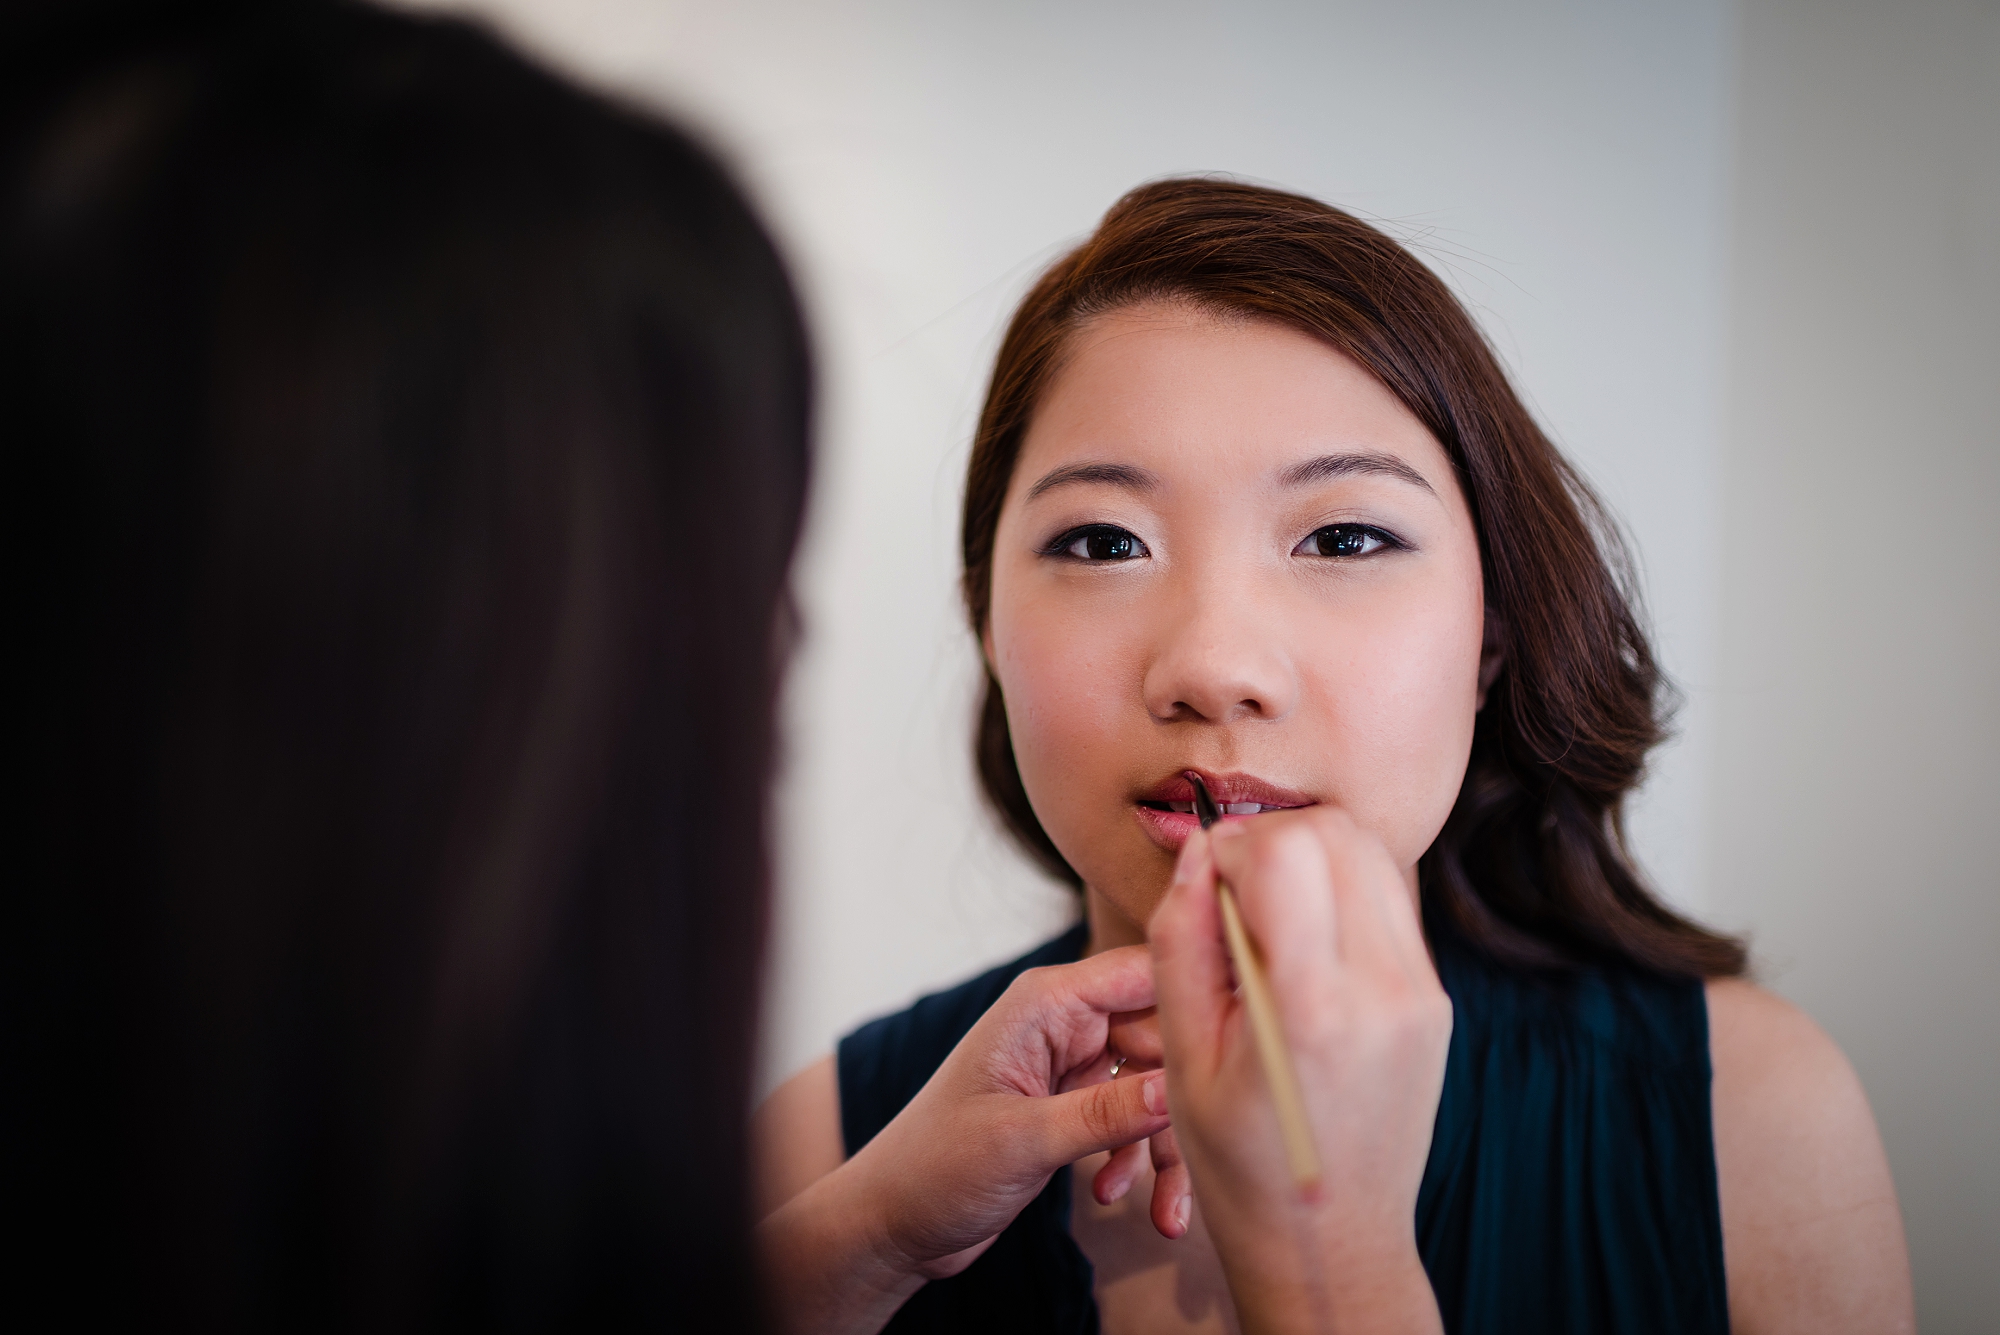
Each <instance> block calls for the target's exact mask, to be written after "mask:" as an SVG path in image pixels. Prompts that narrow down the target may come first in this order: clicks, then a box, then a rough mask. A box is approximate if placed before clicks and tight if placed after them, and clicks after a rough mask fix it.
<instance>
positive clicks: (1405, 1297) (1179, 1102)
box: [1149, 806, 1451, 1332]
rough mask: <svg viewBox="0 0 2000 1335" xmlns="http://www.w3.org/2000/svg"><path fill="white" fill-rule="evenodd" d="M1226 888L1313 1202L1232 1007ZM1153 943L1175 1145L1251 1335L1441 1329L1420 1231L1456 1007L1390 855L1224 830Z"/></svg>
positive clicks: (1360, 840)
mask: <svg viewBox="0 0 2000 1335" xmlns="http://www.w3.org/2000/svg"><path fill="white" fill-rule="evenodd" d="M1218 873H1219V874H1220V875H1221V877H1222V878H1223V879H1225V880H1227V881H1228V882H1229V884H1230V886H1231V887H1232V888H1233V889H1234V890H1235V893H1236V897H1237V901H1238V903H1239V905H1240V906H1241V909H1242V913H1243V918H1244V921H1245V924H1246V925H1247V926H1248V928H1249V932H1250V936H1251V937H1252V939H1253V940H1254V941H1255V942H1256V943H1257V945H1258V948H1259V951H1260V953H1261V954H1262V956H1263V959H1264V963H1265V967H1266V971H1267V973H1268V974H1269V978H1270V983H1271V990H1272V992H1273V993H1274V995H1275V997H1276V1003H1277V1010H1278V1015H1279V1019H1280V1022H1281V1024H1282V1026H1283V1029H1284V1037H1285V1042H1286V1045H1287V1047H1288V1048H1289V1049H1290V1051H1291V1054H1292V1057H1293V1060H1294V1062H1295V1064H1296V1066H1297V1070H1298V1076H1299V1083H1300V1086H1301V1088H1302V1091H1303V1094H1304V1097H1305V1103H1306V1111H1307V1115H1308V1118H1309V1120H1310V1122H1311V1124H1312V1130H1313V1136H1314V1141H1315V1144H1316V1146H1317V1148H1318V1151H1319V1157H1320V1160H1321V1166H1322V1169H1321V1171H1322V1173H1323V1177H1322V1180H1321V1182H1320V1184H1319V1187H1318V1189H1317V1190H1316V1191H1315V1192H1313V1193H1311V1198H1310V1199H1308V1198H1307V1193H1305V1192H1302V1191H1301V1189H1300V1188H1299V1186H1298V1185H1297V1184H1296V1182H1294V1180H1293V1178H1292V1175H1291V1171H1290V1168H1289V1165H1288V1163H1287V1160H1286V1156H1285V1151H1284V1144H1283V1141H1282V1138H1281V1136H1280V1134H1279V1129H1278V1121H1277V1112H1276V1109H1275V1107H1274V1105H1273V1104H1272V1101H1271V1095H1270V1091H1269V1086H1268V1085H1267V1083H1266V1081H1265V1078H1264V1073H1263V1070H1262V1068H1261V1067H1260V1065H1259V1063H1258V1057H1257V1051H1256V1044H1255V1040H1254V1038H1253V1036H1252V1033H1251V1030H1250V1025H1249V1019H1248V1016H1247V1014H1246V1013H1245V1010H1244V1007H1243V1005H1242V1003H1241V1001H1240V1000H1239V999H1238V997H1237V996H1236V994H1235V991H1234V986H1233V980H1232V978H1231V972H1230V966H1229V959H1228V956H1227V954H1226V952H1225V949H1224V945H1223V934H1222V924H1221V911H1220V908H1219V906H1218V903H1217V898H1216V878H1217V875H1218ZM1149 935H1150V939H1151V946H1152V952H1153V962H1154V976H1155V980H1156V983H1157V985H1158V989H1159V1005H1160V1027H1161V1037H1162V1042H1163V1045H1164V1048H1165V1057H1166V1069H1167V1072H1168V1095H1169V1103H1170V1105H1171V1107H1172V1109H1173V1113H1174V1129H1175V1132H1176V1134H1177V1136H1178V1138H1179V1141H1180V1144H1181V1146H1182V1147H1183V1149H1184V1150H1185V1151H1186V1154H1187V1158H1188V1164H1189V1166H1190V1168H1191V1169H1192V1171H1193V1175H1194V1186H1195V1191H1196V1192H1197V1193H1198V1194H1199V1196H1200V1198H1201V1205H1202V1215H1203V1218H1204V1219H1205V1220H1206V1221H1207V1225H1208V1230H1209V1233H1210V1234H1211V1235H1212V1236H1213V1238H1214V1240H1215V1244H1216V1248H1217V1250H1218V1251H1219V1252H1220V1253H1221V1256H1222V1262H1223V1268H1224V1271H1225V1273H1227V1275H1228V1276H1229V1286H1230V1291H1231V1294H1232V1296H1233V1297H1234V1298H1235V1300H1236V1305H1237V1312H1238V1317H1239V1319H1240V1320H1241V1322H1242V1325H1243V1329H1244V1330H1245V1331H1260V1332H1264V1331H1292V1330H1326V1329H1339V1330H1342V1331H1377V1330H1380V1331H1390V1330H1394V1331H1414V1330H1425V1331H1436V1330H1441V1329H1442V1326H1441V1323H1440V1321H1439V1317H1438V1311H1437V1305H1436V1301H1435V1299H1434V1297H1433V1296H1432V1293H1431V1288H1430V1283H1429V1280H1428V1279H1427V1278H1426V1276H1425V1274H1424V1269H1423V1264H1422V1262H1421V1260H1420V1259H1419V1257H1418V1254H1417V1245H1416V1224H1415V1217H1416V1201H1417V1186H1418V1183H1419V1182H1420V1181H1421V1179H1422V1177H1423V1171H1424V1160H1425V1157H1426V1156H1427V1154H1428V1153H1429V1150H1430V1138H1431V1127H1432V1124H1433V1122H1434V1121H1435V1120H1436V1117H1437V1105H1438V1095H1439V1093H1440V1091H1441V1090H1442V1089H1443V1086H1444V1065H1445V1052H1446V1048H1447V1047H1448V1045H1449V1043H1450V1039H1451V1001H1450V999H1449V998H1448V997H1446V995H1445V993H1444V989H1443V987H1442V986H1441V985H1440V984H1439V982H1438V978H1437V972H1436V970H1435V969H1434V968H1433V967H1432V965H1431V961H1430V955H1429V952H1428V951H1427V949H1426V948H1425V945H1424V938H1423V932H1422V929H1421V927H1420V926H1419V924H1418V920H1417V914H1416V909H1415V905H1414V904H1413V903H1412V902H1411V895H1410V891H1409V888H1408V885H1407V883H1406V882H1405V881H1404V879H1403V876H1402V874H1401V872H1400V871H1399V870H1398V868H1397V866H1396V865H1395V863H1394V861H1393V860H1392V859H1391V858H1390V856H1389V854H1388V852H1387V851H1386V850H1385V849H1384V848H1383V847H1382V844H1381V842H1380V841H1379V840H1378V839H1376V838H1375V837H1374V836H1373V835H1371V834H1369V833H1368V832H1366V831H1364V830H1362V829H1360V828H1359V827H1358V826H1356V825H1355V824H1354V822H1353V821H1352V820H1351V819H1350V818H1349V817H1348V816H1347V815H1346V814H1345V813H1343V812H1341V811H1339V810H1338V809H1336V808H1332V807H1324V806H1321V807H1309V808H1306V809H1304V810H1301V811H1297V812H1278V813H1271V814H1268V815H1262V816H1258V817H1256V818H1255V819H1253V820H1247V821H1230V822H1226V823H1224V824H1223V825H1219V826H1217V827H1216V828H1215V829H1214V830H1213V831H1211V832H1210V833H1209V834H1208V835H1206V836H1204V835H1199V834H1198V835H1196V836H1195V837H1194V838H1191V839H1190V840H1189V841H1188V843H1187V846H1186V847H1185V848H1184V849H1183V850H1182V853H1181V858H1180V862H1179V863H1178V865H1177V866H1176V869H1175V874H1174V883H1173V886H1172V888H1171V889H1170V890H1169V891H1168V893H1167V896H1166V898H1165V900H1163V901H1162V903H1161V905H1160V908H1159V910H1158V911H1157V912H1156V913H1155V915H1154V917H1153V921H1152V926H1151V930H1150V933H1149Z"/></svg>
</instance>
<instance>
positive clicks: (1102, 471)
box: [1028, 464, 1160, 501]
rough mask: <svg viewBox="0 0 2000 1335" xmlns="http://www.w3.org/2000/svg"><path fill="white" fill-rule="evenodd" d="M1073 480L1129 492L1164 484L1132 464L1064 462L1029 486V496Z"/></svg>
mask: <svg viewBox="0 0 2000 1335" xmlns="http://www.w3.org/2000/svg"><path fill="white" fill-rule="evenodd" d="M1073 482H1100V483H1103V484H1105V485H1107V486H1113V487H1124V488H1126V489H1127V490H1129V491H1151V490H1152V489H1153V488H1154V487H1157V486H1158V485H1160V480H1159V479H1158V478H1157V477H1154V476H1153V475H1152V474H1151V473H1149V472H1147V471H1146V470H1145V469H1143V468H1134V467H1133V466H1132V465H1130V464H1064V465H1063V466H1062V467H1060V468H1051V469H1050V470H1049V471H1048V472H1046V473H1044V474H1042V476H1041V480H1040V481H1038V482H1036V483H1035V485H1034V486H1032V487H1030V488H1028V499H1029V500H1031V501H1032V500H1034V499H1035V497H1037V496H1040V495H1041V494H1042V493H1043V492H1048V491H1054V490H1055V489H1056V488H1057V487H1066V486H1068V485H1070V484H1071V483H1073Z"/></svg>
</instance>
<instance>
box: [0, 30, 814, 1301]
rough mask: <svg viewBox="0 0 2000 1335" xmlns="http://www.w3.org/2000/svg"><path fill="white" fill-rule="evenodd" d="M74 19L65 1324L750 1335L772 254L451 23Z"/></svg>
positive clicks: (37, 418)
mask: <svg viewBox="0 0 2000 1335" xmlns="http://www.w3.org/2000/svg"><path fill="white" fill-rule="evenodd" d="M42 14H43V17H42V18H41V19H40V20H39V21H38V22H37V21H36V20H33V19H27V20H21V22H22V23H23V24H24V25H25V27H26V28H28V29H33V31H17V32H10V33H9V34H8V41H7V43H6V45H7V46H8V48H9V49H10V51H11V54H10V55H9V56H8V57H6V58H5V59H6V60H7V61H8V63H9V64H13V65H16V66H17V68H14V69H10V70H8V71H7V74H8V87H7V91H6V93H5V96H6V98H7V99H8V104H7V119H6V123H5V135H6V139H5V158H4V189H5V196H4V201H5V202H4V209H5V229H6V231H5V242H4V246H5V250H4V274H0V282H4V286H5V294H6V300H5V304H4V317H0V328H4V339H5V346H4V349H0V412H4V415H5V419H6V422H7V429H6V433H5V438H6V444H5V446H4V459H5V471H6V486H5V489H4V496H5V500H4V502H0V503H4V505H5V508H6V513H5V520H4V525H0V527H4V530H5V533H6V535H7V540H8V543H9V545H10V547H11V548H12V551H13V573H12V578H11V579H10V580H9V582H8V583H9V595H8V596H9V598H10V600H11V601H12V603H13V608H14V610H13V614H12V616H11V617H10V618H9V625H10V629H11V635H10V639H11V642H12V643H13V645H14V650H13V652H14V655H15V656H16V658H17V661H18V662H19V664H20V665H21V666H22V667H23V668H24V669H25V670H24V671H20V672H19V673H18V675H16V676H15V680H16V681H17V683H21V686H19V687H17V689H19V691H20V695H19V703H18V705H17V708H16V714H15V723H14V725H13V726H14V731H15V733H16V736H17V739H18V740H17V742H16V744H15V747H14V754H15V756H16V773H17V776H18V780H17V781H18V782H19V783H20V785H21V787H22V790H23V791H22V796H21V798H20V800H19V801H18V802H17V803H16V804H15V807H14V819H15V821H17V822H18V823H19V824H18V828H17V829H16V831H15V833H14V835H13V836H12V838H11V840H10V843H11V844H12V855H11V856H12V866H11V868H10V871H9V876H8V880H9V882H10V884H11V888H10V890H9V891H8V894H7V903H8V908H7V918H6V921H5V923H4V930H0V936H4V938H5V945H4V947H0V949H4V950H5V952H6V955H7V956H8V958H7V959H6V961H5V968H4V973H5V977H6V983H5V986H6V988H7V989H8V991H9V993H10V994H11V995H10V996H9V997H8V998H7V1002H6V1017H7V1018H6V1020H5V1021H4V1024H5V1027H6V1043H7V1047H6V1050H5V1054H4V1064H5V1066H6V1067H7V1074H6V1077H5V1079H6V1081H7V1084H8V1090H7V1093H6V1096H5V1098H6V1118H7V1130H6V1136H7V1149H6V1187H5V1190H6V1194H7V1198H8V1200H9V1202H10V1210H11V1212H12V1213H13V1214H14V1215H15V1217H16V1219H17V1221H20V1222H22V1223H24V1224H26V1226H27V1228H28V1230H29V1231H30V1232H31V1233H33V1234H34V1235H35V1238H34V1242H33V1246H32V1248H31V1250H30V1251H29V1252H28V1253H26V1254H24V1255H23V1256H22V1257H21V1258H20V1261H21V1263H23V1268H24V1272H25V1273H26V1274H27V1275H28V1276H29V1281H28V1285H29V1289H28V1290H27V1291H32V1289H33V1288H34V1287H35V1286H37V1285H49V1286H55V1285H58V1284H60V1285H62V1286H63V1288H62V1293H61V1296H62V1301H63V1302H64V1303H65V1304H66V1310H69V1311H72V1312H74V1313H75V1314H76V1316H77V1317H78V1318H79V1324H81V1318H84V1317H86V1316H88V1315H90V1314H91V1313H92V1311H93V1309H94V1308H97V1307H102V1306H107V1305H109V1306H118V1307H122V1308H123V1309H125V1310H127V1311H131V1312H141V1313H148V1314H151V1315H152V1316H153V1317H155V1318H159V1317H165V1318H168V1319H172V1318H176V1317H178V1318H183V1319H186V1320H188V1321H189V1322H190V1323H191V1324H192V1323H199V1325H201V1326H202V1327H205V1328H209V1329H224V1328H232V1327H244V1326H283V1327H286V1328H300V1329H319V1328H336V1327H354V1326H361V1325H367V1326H370V1327H408V1326H427V1327H429V1326H440V1325H445V1326H460V1325H482V1326H499V1327H516V1326H518V1327H524V1328H527V1327H547V1326H566V1327H575V1326H578V1325H602V1324H606V1323H611V1324H619V1325H623V1324H627V1323H628V1322H638V1321H647V1322H649V1323H650V1324H653V1325H656V1326H664V1327H666V1328H673V1326H674V1325H675V1324H676V1323H675V1321H674V1318H675V1317H676V1316H679V1317H681V1318H682V1319H684V1320H686V1319H692V1320H694V1321H696V1322H697V1323H698V1324H702V1325H704V1326H705V1327H706V1328H711V1329H713V1328H719V1327H720V1328H727V1326H728V1325H729V1324H731V1321H730V1319H729V1318H728V1317H726V1316H720V1317H719V1316H718V1315H717V1312H718V1311H720V1312H724V1313H726V1312H730V1311H733V1312H735V1313H736V1314H737V1317H738V1318H739V1319H740V1318H743V1317H744V1316H745V1309H746V1307H747V1306H748V1305H749V1304H748V1302H747V1300H748V1298H749V1295H750V1293H751V1288H750V1270H751V1264H752V1262H751V1253H750V1248H749V1226H748V1217H747V1211H748V1207H747V1204H746V1199H745V1193H744V1182H745V1178H746V1174H745V1155H746V1150H745V1145H744V1133H743V1113H744V1108H745V1104H746V1101H747V1098H748V1091H749V1078H750V1070H751V1058H752V1045H753V1042H754V1037H755V972H756V968H755V966H756V961H757V959H758V955H759V950H760V946H761V940H762V933H763V922H764V912H765V910H764V902H765V897H764V885H765V877H766V865H765V854H764V846H765V823H766V816H765V797H764V789H765V782H766V778H767V775H768V772H769V769H770V765H771V756H772V723H771V705H772V696H773V690H774V683H775V678H776V674H777V671H778V666H779V661H780V657H781V650H782V645H781V644H780V643H778V640H779V639H780V636H781V632H782V629H783V625H784V619H783V612H784V601H783V583H784V578H785V572H786V567H787V564H788V562H789V559H790V554H791V550H792V546H793V540H794V536H795V533H796V530H797V526H798V521H799V515H800V507H801V502H802V497H803V493H804V486H805V478H806V465H807V446H806V438H807V402H808V391H809V386H808V370H807V363H806V352H805V342H804V336H803V333H802V329H801V325H800V320H799V316H798V313H797V310H796V307H795V304H794V301H793V297H792V293H791V290H790V288H789V286H788V284H787V281H786V278H785V275H784V272H783V270H782V268H781V266H780V264H779V261H778V259H777V257H776V255H775V253H774V251H773V249H772V247H771V244H770V242H769V241H768V240H767V238H766V236H765V234H764V232H763V231H762V229H761V228H760V226H759V225H758V223H757V221H756V219H755V218H754V217H753V216H752V214H751V212H750V210H749V208H748V207H747V206H746V204H745V202H744V200H743V198H742V196H741V195H740V194H739V193H738V191H737V190H736V189H735V188H734V187H733V186H732V185H731V184H730V182H729V181H728V179H727V178H726V177H725V175H724V174H723V173H722V172H721V171H720V170H719V169H718V168H717V166H716V165H715V164H714V163H713V162H712V161H711V160H710V159H708V158H707V157H706V156H704V155H703V154H702V153H701V152H699V151H698V150H696V149H695V148H693V147H692V146H690V145H689V144H688V143H687V142H686V141H685V140H683V139H682V138H680V137H679V136H677V135H676V134H674V133H672V132H670V131H667V130H664V129H662V128H660V127H659V126H657V125H654V124H651V123H648V122H647V121H646V120H644V119H643V118H640V117H638V116H635V115H632V114H629V113H627V112H624V111H621V110H619V109H617V108H614V107H612V106H609V105H607V104H605V103H603V102H602V101H599V100H596V99H594V98H592V97H589V96H586V95H584V94H581V93H579V92H577V91H575V90H573V89H571V88H569V87H567V86H565V85H563V84H562V83H560V82H558V81H557V80H555V79H553V78H551V77H549V76H547V75H545V74H542V73H540V72H538V71H536V70H534V69H532V68H530V67H529V66H528V65H526V64H524V63H523V62H521V61H520V60H519V59H518V58H516V57H514V56H512V55H510V54H509V53H508V52H507V51H506V50H504V49H503V48H502V47H500V46H499V45H498V44H496V43H495V42H493V41H492V40H490V39H488V38H486V37H484V36H482V35H480V34H478V33H477V32H475V31H473V30H471V29H468V28H466V27H464V26H461V25H457V24H452V23H441V22H429V21H421V20H415V19H410V18H404V17H392V16H390V15H387V14H383V13H379V12H374V11H371V10H367V9H362V8H357V7H353V6H349V5H343V4H334V3H278V4H259V5H234V6H231V5H216V4H210V5H188V4H179V5H172V4H155V5H140V6H130V7H118V6H109V7H107V6H102V5H99V6H81V7H77V6H53V7H48V8H46V9H45V10H44V11H42ZM80 1269H81V1270H83V1271H84V1272H85V1273H87V1274H88V1275H89V1276H90V1277H91V1278H90V1279H89V1281H88V1282H87V1283H84V1284H82V1285H78V1286H76V1287H70V1284H69V1281H71V1280H72V1279H73V1278H74V1276H76V1274H77V1273H78V1271H79V1270H80ZM25 1292H26V1291H24V1293H23V1294H21V1295H17V1301H20V1302H23V1303H25V1302H26V1297H25V1296H24V1295H25Z"/></svg>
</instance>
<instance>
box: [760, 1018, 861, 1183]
mask: <svg viewBox="0 0 2000 1335" xmlns="http://www.w3.org/2000/svg"><path fill="white" fill-rule="evenodd" d="M750 1149H751V1152H752V1153H753V1154H754V1155H755V1156H756V1161H757V1162H756V1184H757V1199H756V1207H757V1217H758V1218H759V1219H761V1218H763V1217H764V1216H765V1215H767V1214H769V1213H771V1211H773V1210H775V1209H777V1208H778V1207H779V1206H780V1205H783V1204H784V1203H785V1202H786V1201H788V1200H790V1199H791V1198H792V1197H794V1196H796V1195H798V1194H799V1193H800V1192H802V1191H804V1190H805V1189H806V1188H807V1187H809V1186H811V1185H812V1184H813V1183H815V1182H817V1181H819V1180H820V1179H821V1178H822V1177H825V1176H826V1175H827V1174H828V1173H831V1172H832V1171H833V1170H834V1169H836V1168H838V1167H840V1165H841V1164H842V1162H844V1161H845V1160H846V1158H847V1148H846V1145H845V1143H844V1142H843V1141H842V1140H841V1135H840V1074H839V1072H838V1070H837V1069H836V1068H835V1067H834V1064H833V1058H832V1057H831V1056H826V1057H822V1058H820V1059H819V1060H818V1061H816V1062H814V1063H813V1064H812V1065H811V1066H808V1067H806V1069H805V1070H803V1071H800V1072H799V1073H798V1074H797V1075H795V1076H793V1077H792V1078H791V1079H790V1080H787V1081H786V1082H785V1083H784V1084H782V1085H779V1086H778V1087H777V1088H776V1089H774V1090H772V1091H771V1096H770V1097H769V1098H767V1099H765V1100H764V1102H763V1103H761V1104H759V1105H758V1107H757V1111H756V1112H754V1113H752V1114H751V1116H750Z"/></svg>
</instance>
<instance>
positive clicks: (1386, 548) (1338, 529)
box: [1292, 524, 1409, 561]
mask: <svg viewBox="0 0 2000 1335" xmlns="http://www.w3.org/2000/svg"><path fill="white" fill-rule="evenodd" d="M1328 535H1333V536H1334V540H1335V541H1340V540H1350V541H1351V540H1353V539H1355V538H1361V539H1364V540H1366V541H1369V542H1373V543H1375V544H1376V546H1375V547H1374V548H1373V549H1372V550H1370V551H1363V552H1349V553H1345V554H1339V553H1333V552H1327V551H1311V552H1308V551H1306V550H1305V549H1306V547H1307V546H1308V545H1313V546H1318V545H1320V543H1319V540H1320V539H1321V538H1323V537H1327V536H1328ZM1408 550H1409V544H1408V543H1406V542H1404V541H1403V540H1402V539H1401V538H1399V537H1397V536H1396V535H1395V534H1393V533H1391V532H1389V531H1388V530H1387V529H1383V528H1377V527H1375V526H1374V525H1373V524H1322V525H1321V526H1320V527H1318V528H1316V529H1314V530H1313V531H1312V532H1310V533H1308V534H1306V536H1305V540H1304V541H1303V542H1301V543H1299V545H1298V546H1296V547H1294V548H1292V554H1293V555H1295V556H1296V555H1299V554H1301V553H1303V554H1305V555H1307V556H1315V557H1318V558H1320V559H1321V560H1324V561H1365V560H1367V559H1368V558H1369V557H1371V556H1374V555H1375V554H1376V553H1378V552H1402V551H1408Z"/></svg>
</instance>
